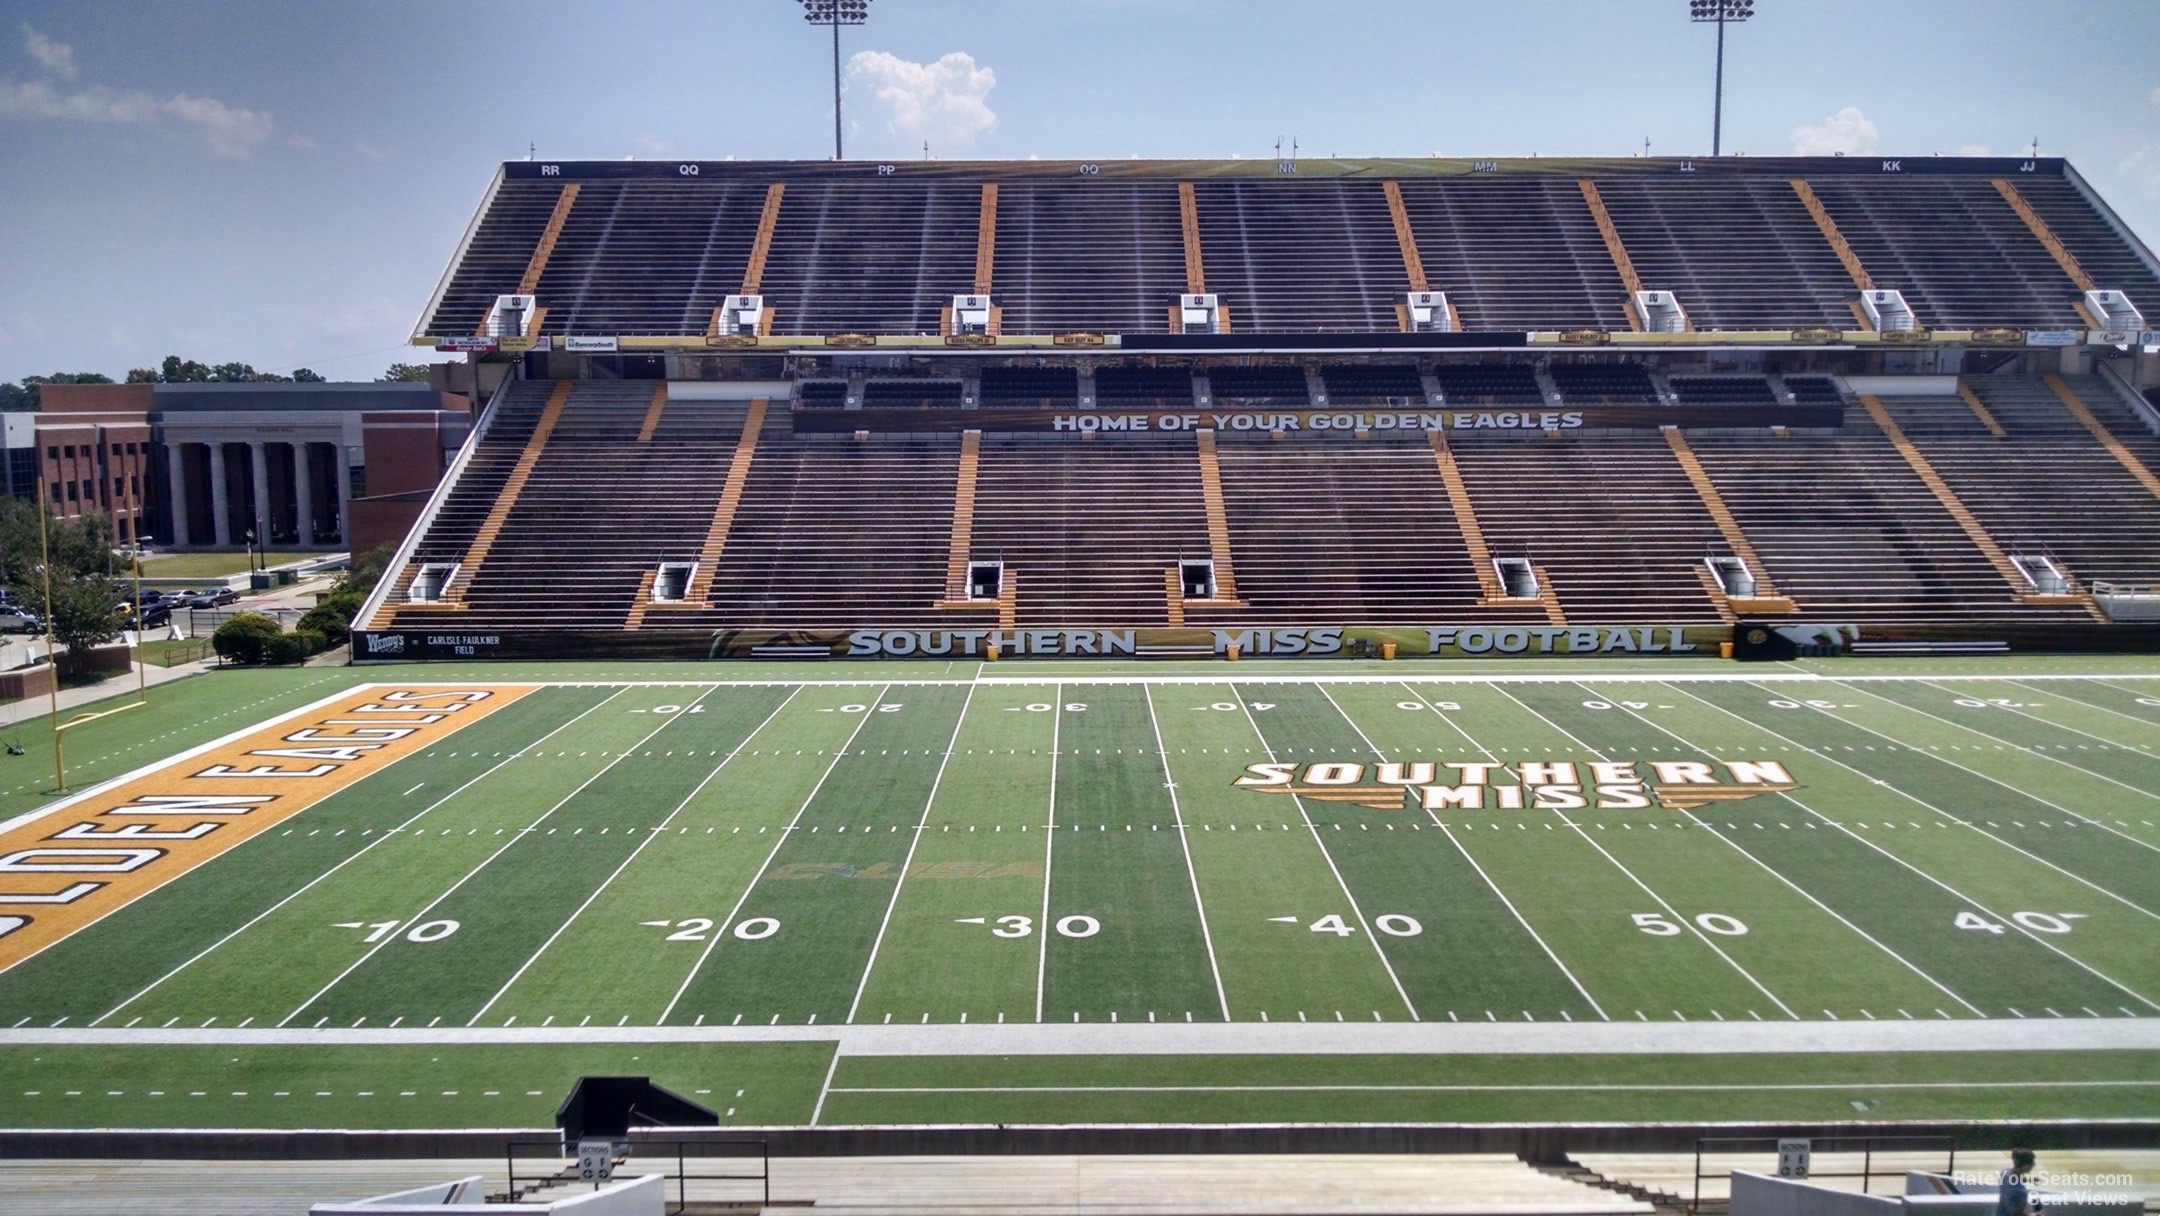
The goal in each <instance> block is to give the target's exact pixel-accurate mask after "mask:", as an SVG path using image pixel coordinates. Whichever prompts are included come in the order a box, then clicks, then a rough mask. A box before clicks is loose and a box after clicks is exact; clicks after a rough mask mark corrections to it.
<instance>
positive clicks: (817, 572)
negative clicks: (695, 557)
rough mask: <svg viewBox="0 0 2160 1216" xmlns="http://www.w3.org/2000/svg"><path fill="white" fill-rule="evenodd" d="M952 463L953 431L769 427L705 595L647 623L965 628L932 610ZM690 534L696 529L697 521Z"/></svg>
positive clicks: (955, 451)
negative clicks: (864, 435) (797, 433)
mask: <svg viewBox="0 0 2160 1216" xmlns="http://www.w3.org/2000/svg"><path fill="white" fill-rule="evenodd" d="M959 463H960V441H959V437H958V436H940V437H937V438H934V439H933V438H909V439H892V438H881V439H878V440H876V441H875V442H871V443H848V442H842V441H835V440H805V439H797V438H795V437H794V436H792V435H788V434H785V433H781V434H778V435H773V434H772V432H771V429H770V428H768V430H767V432H766V437H761V438H760V439H759V440H758V446H757V454H756V456H755V457H754V458H753V459H752V461H751V463H750V477H749V481H748V483H747V485H746V486H745V488H744V492H743V496H742V502H741V504H740V505H739V506H738V507H737V508H736V512H735V518H734V522H733V525H732V527H731V528H730V530H729V532H728V538H727V547H726V548H725V549H724V550H723V551H722V552H721V555H720V565H719V568H718V569H717V570H715V571H714V577H713V582H712V594H711V602H710V604H709V605H708V606H707V607H706V608H705V609H704V610H702V611H697V612H688V611H684V612H671V613H669V615H668V617H667V619H666V620H665V621H658V622H654V623H655V624H658V625H666V626H670V627H696V628H716V627H744V626H776V627H782V628H790V629H815V628H821V627H823V628H853V627H857V626H860V625H862V623H863V622H865V621H871V622H875V623H877V624H880V625H889V626H890V627H892V628H933V627H935V628H945V627H953V628H962V627H966V625H967V624H968V623H969V622H970V619H971V618H969V617H966V616H962V615H959V614H956V613H953V612H949V611H947V612H940V611H938V610H937V609H936V608H935V607H934V605H935V604H936V603H937V601H938V600H939V599H941V598H942V597H943V596H944V594H945V559H946V554H947V551H948V548H949V540H950V537H951V532H952V507H953V485H954V475H955V473H956V472H957V470H958V468H959ZM716 480H717V479H716ZM709 514H710V512H708V515H709ZM695 531H696V535H697V536H698V537H699V538H702V537H703V536H704V531H705V530H704V526H703V525H702V524H700V525H699V526H698V527H697V528H696V529H695ZM972 620H973V623H974V624H976V625H977V626H980V624H981V623H982V618H981V617H980V616H977V617H973V618H972Z"/></svg>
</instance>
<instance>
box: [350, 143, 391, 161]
mask: <svg viewBox="0 0 2160 1216" xmlns="http://www.w3.org/2000/svg"><path fill="white" fill-rule="evenodd" d="M352 150H353V151H354V152H356V153H358V154H359V155H361V156H363V157H366V158H367V159H369V160H389V159H390V149H388V148H378V147H376V146H375V145H374V144H370V143H356V144H354V145H353V146H352Z"/></svg>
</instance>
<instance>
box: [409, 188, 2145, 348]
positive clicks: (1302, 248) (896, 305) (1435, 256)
mask: <svg viewBox="0 0 2160 1216" xmlns="http://www.w3.org/2000/svg"><path fill="white" fill-rule="evenodd" d="M1412 293H1430V294H1425V295H1419V296H1413V295H1412ZM1884 293H1895V295H1894V297H1893V296H1891V295H1888V294H1884ZM2111 293H2112V294H2111ZM969 296H972V297H987V300H980V299H978V300H974V301H968V302H966V304H965V306H964V307H963V308H962V313H963V316H962V319H961V321H960V322H959V323H956V322H955V320H954V314H955V305H956V303H957V301H956V299H955V297H969ZM1194 296H1200V297H1211V298H1208V299H1206V300H1205V303H1204V304H1200V303H1197V302H1196V301H1194V300H1192V299H1190V298H1189V297H1194ZM502 297H530V299H529V300H528V301H526V302H525V305H524V307H523V308H517V307H516V306H514V305H513V306H512V308H511V310H510V311H509V312H507V313H506V314H501V315H499V313H500V310H501V308H502V304H501V298H502ZM731 297H752V298H751V299H749V300H741V299H737V300H734V301H733V302H732V303H731V299H730V298H731ZM1196 309H1198V310H1199V311H1196ZM2138 314H2142V316H2143V317H2144V318H2160V263H2156V261H2155V259H2154V257H2153V255H2152V253H2151V251H2150V250H2148V249H2147V248H2146V247H2145V246H2144V245H2143V244H2142V243H2141V242H2140V241H2139V240H2138V239H2137V237H2136V236H2135V235H2133V234H2132V233H2130V232H2129V231H2128V230H2127V229H2126V228H2125V227H2124V226H2123V225H2122V223H2121V222H2120V221H2119V220H2118V219H2117V218H2116V216H2115V214H2114V213H2113V211H2111V210H2110V209H2109V208H2108V207H2107V205H2106V204H2105V203H2104V202H2103V201H2102V200H2101V199H2100V198H2099V196H2098V195H2097V194H2096V193H2094V192H2093V190H2092V189H2091V187H2090V186H2089V185H2087V184H2086V182H2085V181H2084V179H2083V178H2081V177H2080V176H2079V175H2078V174H2077V172H2076V171H2075V170H2074V169H2072V168H2070V167H2069V165H2068V164H2067V163H2065V162H2064V161H2062V160H2060V159H2048V158H2035V159H2016V158H1943V157H1929V158H1925V159H1916V158H1889V157H1878V156H1870V157H1866V158H1859V157H1842V158H1808V159H1796V158H1770V159H1759V158H1741V157H1726V158H1723V159H1719V160H1700V161H1687V160H1673V159H1646V158H1638V159H1624V160H1588V159H1517V160H1490V161H1480V160H1457V159H1445V158H1432V159H1400V160H1340V159H1333V160H1319V161H1313V160H1305V161H1296V162H1274V161H1137V160H1135V161H1103V162H1099V163H1088V162H1072V161H1023V162H912V163H895V164H877V163H871V162H846V163H840V164H833V163H828V162H748V161H741V162H737V161H689V162H677V161H664V162H654V161H584V162H547V161H516V162H510V163H507V164H504V165H503V166H502V167H501V169H500V170H499V171H498V172H497V174H496V176H495V179H494V180H493V181H492V182H491V183H490V185H489V187H488V190H487V194H486V196H485V198H484V199H483V200H482V202H481V205H480V208H479V211H478V213H477V214H476V215H475V216H474V219H473V221H472V223H471V225H470V226H469V228H468V230H467V231H466V233H465V235H464V238H463V240H462V241H461V242H460V243H459V245H458V248H457V250H456V253H455V254H454V255H453V257H452V260H451V264H450V266H449V268H448V270H447V271H446V272H445V274H444V276H443V279H442V283H441V285H440V286H439V287H438V288H437V290H436V292H435V295H434V297H433V298H432V299H431V300H430V301H429V303H428V305H427V309H426V311H425V313H424V314H423V317H422V319H421V322H420V324H419V325H418V327H417V328H416V332H415V334H414V339H413V340H414V342H415V343H416V344H420V345H438V346H443V347H445V348H448V349H502V350H519V349H531V348H532V347H533V346H534V345H538V344H544V345H551V346H554V347H555V348H557V349H562V348H564V347H567V348H569V349H571V350H579V349H583V350H588V351H596V352H597V351H613V350H635V349H646V350H663V349H676V350H685V349H711V348H716V347H746V346H747V347H755V346H780V347H787V346H803V345H828V346H831V345H841V346H845V345H863V346H869V345H877V346H886V345H910V344H940V345H942V344H963V345H975V346H990V345H995V346H1000V347H1004V346H1021V347H1025V346H1030V345H1033V346H1044V347H1047V346H1051V345H1053V344H1055V345H1064V346H1089V345H1097V344H1100V343H1102V342H1104V341H1107V342H1109V343H1110V344H1116V343H1117V342H1118V341H1119V336H1126V337H1129V338H1136V339H1137V338H1143V337H1146V336H1149V335H1174V334H1180V333H1181V332H1182V333H1184V334H1185V335H1186V336H1192V335H1193V334H1194V332H1195V331H1196V330H1198V329H1201V328H1205V329H1207V330H1208V331H1209V333H1210V334H1211V335H1216V336H1219V335H1221V334H1224V333H1236V334H1243V335H1254V334H1286V335H1287V334H1302V335H1325V334H1335V335H1346V334H1349V335H1393V336H1395V337H1397V338H1403V337H1408V336H1409V333H1410V331H1420V332H1418V333H1417V337H1418V338H1419V340H1421V341H1430V342H1433V343H1436V344H1440V345H1447V344H1465V345H1470V344H1475V340H1476V339H1477V338H1479V337H1480V336H1492V335H1512V336H1513V342H1514V344H1518V345H1519V344H1521V343H1522V342H1523V341H1524V340H1525V336H1526V335H1527V336H1530V339H1529V340H1531V341H1536V340H1537V338H1536V335H1539V334H1543V335H1546V336H1547V338H1548V340H1550V339H1552V338H1553V337H1554V336H1555V335H1563V334H1565V335H1578V336H1580V335H1588V334H1593V333H1595V334H1609V335H1613V336H1614V337H1616V338H1618V337H1620V336H1622V335H1628V334H1635V335H1640V336H1642V337H1645V338H1647V337H1651V336H1653V335H1656V336H1663V335H1665V334H1668V333H1686V334H1690V335H1694V336H1695V337H1697V338H1699V339H1704V340H1708V339H1710V338H1711V336H1712V335H1727V336H1732V337H1736V338H1737V337H1740V336H1743V335H1753V336H1755V337H1757V338H1759V339H1760V340H1764V341H1771V340H1780V341H1791V340H1806V335H1811V334H1812V335H1825V336H1826V335H1828V334H1830V333H1833V332H1844V333H1846V334H1848V335H1849V334H1851V333H1853V332H1856V331H1857V332H1870V333H1872V332H1875V331H1898V330H1913V331H1920V332H1923V333H1924V332H1926V331H1935V332H1936V333H1937V334H1941V333H1943V332H1944V331H1954V332H1959V333H1975V334H1979V335H1985V334H1988V333H2005V332H2007V331H2010V330H2017V331H2025V332H2028V333H2029V332H2031V331H2042V332H2050V333H2052V332H2057V331H2079V330H2083V331H2089V332H2090V333H2091V334H2092V335H2094V336H2095V337H2096V338H2097V336H2098V335H2099V334H2101V333H2103V332H2108V331H2114V330H2119V329H2122V328H2125V327H2126V326H2127V327H2129V328H2133V329H2135V328H2137V327H2138V326H2137V318H2138ZM971 319H973V320H977V321H979V322H982V323H979V324H976V325H973V326H970V325H969V324H968V322H969V321H970V320H971ZM971 329H972V330H975V331H977V332H970V330H971ZM1773 334H1774V335H1777V337H1775V338H1771V337H1769V336H1768V335H1773ZM1796 335H1797V336H1796ZM2080 336H2081V337H2082V336H2083V335H2080ZM2111 337H2112V335H2111ZM2131 340H2135V339H2134V338H2133V339H2131ZM1133 344H1134V343H1133V342H1131V341H1127V342H1125V345H1128V346H1130V345H1133ZM1153 344H1154V345H1155V346H1156V347H1157V348H1160V346H1161V342H1159V341H1157V342H1155V343H1153ZM1248 344H1249V343H1248Z"/></svg>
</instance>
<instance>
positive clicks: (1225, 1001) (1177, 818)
mask: <svg viewBox="0 0 2160 1216" xmlns="http://www.w3.org/2000/svg"><path fill="white" fill-rule="evenodd" d="M1140 695H1141V696H1142V697H1143V698H1145V699H1146V701H1147V718H1148V726H1149V728H1150V729H1152V730H1153V731H1154V732H1155V754H1156V755H1159V756H1161V757H1162V775H1163V789H1164V790H1165V791H1166V792H1167V793H1168V794H1169V795H1170V823H1171V826H1172V827H1174V828H1175V829H1177V838H1178V848H1179V849H1181V850H1182V851H1183V852H1184V854H1185V878H1186V881H1188V882H1190V883H1191V884H1192V898H1193V911H1194V912H1196V913H1198V914H1199V917H1200V941H1201V944H1202V945H1205V946H1206V947H1207V965H1208V975H1209V976H1211V977H1213V979H1214V980H1215V1003H1216V1004H1217V1005H1219V1006H1221V1007H1222V1017H1223V1021H1225V1022H1227V1021H1229V1020H1230V998H1229V996H1228V995H1227V994H1226V993H1225V992H1224V990H1223V982H1222V966H1221V965H1220V964H1219V963H1217V962H1216V961H1215V935H1214V933H1213V932H1211V931H1210V930H1209V929H1208V920H1207V903H1206V901H1205V900H1202V899H1201V898H1200V874H1199V872H1198V871H1196V870H1194V869H1193V861H1192V841H1191V840H1190V839H1189V838H1188V836H1187V833H1186V831H1185V812H1184V810H1183V809H1182V808H1181V807H1180V806H1179V804H1178V796H1177V777H1176V775H1175V774H1173V773H1172V772H1171V771H1170V749H1169V748H1167V747H1164V746H1163V741H1162V720H1161V719H1160V718H1157V717H1156V716H1155V694H1154V693H1153V692H1152V691H1151V690H1149V689H1148V687H1147V686H1146V685H1142V686H1141V688H1140ZM1044 877H1045V878H1048V877H1049V875H1048V874H1047V873H1045V874H1044Z"/></svg>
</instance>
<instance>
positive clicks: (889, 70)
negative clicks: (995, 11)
mask: <svg viewBox="0 0 2160 1216" xmlns="http://www.w3.org/2000/svg"><path fill="white" fill-rule="evenodd" d="M847 75H848V80H849V81H850V82H851V83H852V82H855V81H861V82H863V83H865V84H867V85H869V86H870V89H871V92H872V96H873V97H875V98H876V101H877V104H878V106H879V108H881V109H882V110H884V112H885V129H886V131H888V132H890V133H891V134H893V135H897V136H900V137H902V138H903V139H904V140H905V141H906V142H907V143H909V144H914V143H917V142H920V141H925V140H927V141H928V142H929V144H930V149H931V151H932V152H933V153H936V154H944V153H947V152H951V151H956V150H962V149H966V148H970V147H973V146H974V144H975V137H976V136H978V135H981V134H982V133H983V132H985V131H988V130H989V129H990V128H992V127H994V126H996V125H997V115H996V113H994V112H993V111H992V110H991V109H990V106H989V104H988V98H989V96H990V90H991V89H993V88H995V87H996V86H997V74H996V73H995V72H992V71H991V70H990V69H989V68H986V67H981V66H978V65H977V64H976V62H975V57H974V56H973V55H970V54H968V53H967V52H965V51H953V52H950V53H948V54H946V55H943V56H940V57H939V58H937V59H933V60H931V61H930V62H929V63H913V62H910V61H908V60H906V59H902V58H900V57H899V56H897V55H893V54H889V53H887V52H885V51H857V52H856V53H855V55H854V57H853V58H851V59H849V60H848V69H847Z"/></svg>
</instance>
